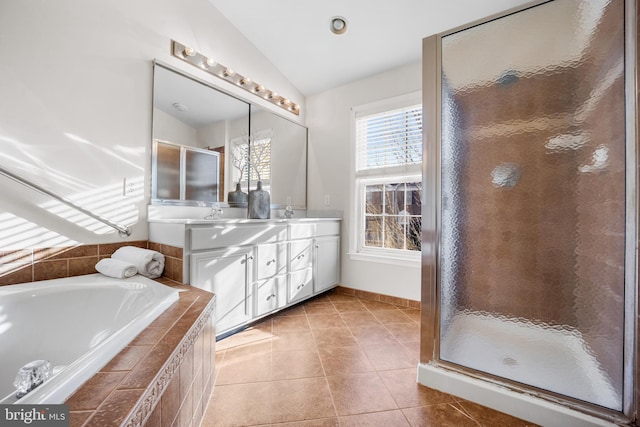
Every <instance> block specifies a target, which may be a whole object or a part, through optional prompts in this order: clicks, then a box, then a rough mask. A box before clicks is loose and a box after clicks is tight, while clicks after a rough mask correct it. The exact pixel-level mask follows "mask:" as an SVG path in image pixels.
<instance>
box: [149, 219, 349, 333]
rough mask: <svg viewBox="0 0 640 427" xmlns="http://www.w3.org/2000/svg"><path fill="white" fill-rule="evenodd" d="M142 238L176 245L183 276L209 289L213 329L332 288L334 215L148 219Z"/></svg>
mask: <svg viewBox="0 0 640 427" xmlns="http://www.w3.org/2000/svg"><path fill="white" fill-rule="evenodd" d="M149 235H150V240H151V241H152V242H154V243H160V244H167V245H172V246H178V247H182V248H183V278H184V282H185V283H187V284H191V285H192V286H197V287H199V288H202V289H205V290H208V291H210V292H213V293H215V294H216V302H217V303H216V304H217V306H216V318H217V328H216V330H217V333H218V335H225V334H227V333H229V332H232V331H233V330H235V329H238V328H240V327H242V326H244V325H247V324H248V323H250V322H252V321H255V320H257V319H259V318H261V317H264V316H267V315H269V314H270V313H273V312H275V311H277V310H280V309H282V308H285V307H288V306H290V305H292V304H295V303H298V302H300V301H303V300H305V299H307V298H311V297H313V296H314V295H317V294H319V293H321V292H325V291H327V290H329V289H331V288H333V287H335V286H337V284H338V282H339V280H340V220H339V219H333V218H332V219H303V220H287V221H284V220H232V219H229V220H218V221H204V220H182V222H180V220H150V224H149Z"/></svg>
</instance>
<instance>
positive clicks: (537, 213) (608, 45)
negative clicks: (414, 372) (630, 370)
mask: <svg viewBox="0 0 640 427" xmlns="http://www.w3.org/2000/svg"><path fill="white" fill-rule="evenodd" d="M441 60H442V69H441V72H442V82H441V88H442V89H441V94H442V140H441V160H440V162H441V168H440V170H441V200H440V205H441V212H440V215H441V216H440V218H441V219H440V222H441V223H440V228H441V246H440V261H439V265H440V270H439V282H440V295H441V297H440V319H441V320H440V355H439V357H440V359H441V360H444V361H447V362H451V363H454V364H458V365H462V366H464V367H467V368H471V369H474V370H478V371H482V372H485V373H488V374H491V375H495V376H498V377H502V378H505V379H507V380H509V381H513V382H516V383H522V384H526V385H528V386H534V387H537V388H540V389H544V390H547V391H550V392H553V393H558V394H561V395H564V396H568V397H571V398H574V399H578V400H581V401H586V402H589V403H593V404H596V405H600V406H603V407H606V408H610V409H614V410H618V411H619V410H621V409H622V396H623V354H624V334H623V331H624V309H625V306H624V289H625V281H624V277H625V271H624V266H625V173H626V171H625V93H624V87H625V83H624V81H625V79H624V2H622V1H618V0H612V1H607V0H590V1H582V0H562V1H552V2H548V3H544V4H542V5H539V6H535V7H532V8H529V9H527V10H524V11H521V12H518V13H515V14H512V15H508V16H506V17H503V18H499V19H496V20H493V21H490V22H487V23H484V24H481V25H477V26H475V27H471V28H469V29H465V30H462V31H459V32H456V33H453V34H450V35H447V36H444V37H443V38H442V50H441Z"/></svg>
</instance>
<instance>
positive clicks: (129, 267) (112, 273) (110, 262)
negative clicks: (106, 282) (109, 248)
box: [96, 258, 138, 279]
mask: <svg viewBox="0 0 640 427" xmlns="http://www.w3.org/2000/svg"><path fill="white" fill-rule="evenodd" d="M96 270H98V271H99V272H100V273H102V274H104V275H105V276H109V277H115V278H116V279H126V278H127V277H132V276H135V275H136V274H138V269H137V268H136V266H135V265H133V264H131V263H128V262H125V261H120V260H119V259H113V258H104V259H101V260H100V261H98V263H97V264H96Z"/></svg>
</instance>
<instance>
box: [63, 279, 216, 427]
mask: <svg viewBox="0 0 640 427" xmlns="http://www.w3.org/2000/svg"><path fill="white" fill-rule="evenodd" d="M158 281H159V282H160V283H163V284H165V285H169V286H174V287H177V288H179V289H180V290H181V291H182V292H180V299H179V300H178V301H177V302H176V303H174V304H173V305H172V306H171V307H169V308H168V309H167V310H166V311H165V312H164V313H163V314H161V315H160V317H158V318H157V319H156V320H154V321H153V322H152V323H151V325H149V327H148V328H147V329H145V330H144V331H143V332H142V333H141V334H140V335H138V337H136V338H135V339H134V340H133V341H132V342H131V343H130V344H129V345H128V346H127V347H126V348H125V349H124V350H122V351H121V352H120V353H119V354H118V355H117V356H116V357H114V358H113V359H112V360H111V361H110V362H109V363H108V364H107V365H106V366H104V367H103V368H102V369H100V371H99V372H98V373H97V374H96V375H95V376H94V377H93V378H92V379H90V380H89V381H87V382H86V383H85V384H84V385H83V386H82V387H80V389H78V390H77V391H76V392H75V393H74V394H73V395H72V396H71V397H69V399H68V400H67V401H66V402H65V403H66V404H68V405H69V409H70V425H71V427H81V426H83V427H92V426H131V427H134V426H144V425H147V426H153V427H156V426H157V427H164V426H166V427H171V426H176V427H178V426H191V425H194V426H197V425H199V423H200V421H201V419H202V416H203V413H204V408H205V407H206V405H207V402H208V400H209V396H210V395H211V392H212V390H213V381H214V368H215V326H214V324H213V319H214V316H213V311H214V305H215V299H214V297H213V295H212V294H210V293H209V292H206V291H203V290H200V289H197V288H192V287H190V286H185V285H181V284H178V283H176V282H173V281H170V280H168V279H158Z"/></svg>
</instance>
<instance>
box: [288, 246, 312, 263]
mask: <svg viewBox="0 0 640 427" xmlns="http://www.w3.org/2000/svg"><path fill="white" fill-rule="evenodd" d="M312 248H313V240H295V241H293V242H290V243H289V271H299V270H305V269H307V268H309V267H311V257H312V256H313V251H312Z"/></svg>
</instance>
